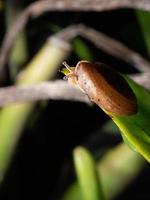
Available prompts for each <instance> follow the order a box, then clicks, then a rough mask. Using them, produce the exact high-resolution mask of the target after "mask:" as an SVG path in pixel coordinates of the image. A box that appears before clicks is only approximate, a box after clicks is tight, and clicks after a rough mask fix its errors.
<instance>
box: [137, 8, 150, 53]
mask: <svg viewBox="0 0 150 200" xmlns="http://www.w3.org/2000/svg"><path fill="white" fill-rule="evenodd" d="M136 16H137V19H138V22H139V25H140V27H141V31H142V33H143V38H144V40H145V45H146V47H147V51H148V53H149V55H150V12H146V11H142V10H140V11H139V10H137V11H136Z"/></svg>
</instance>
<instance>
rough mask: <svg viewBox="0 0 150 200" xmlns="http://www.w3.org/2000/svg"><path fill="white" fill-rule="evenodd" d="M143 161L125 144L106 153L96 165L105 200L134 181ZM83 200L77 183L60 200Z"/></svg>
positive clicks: (108, 199) (112, 197)
mask: <svg viewBox="0 0 150 200" xmlns="http://www.w3.org/2000/svg"><path fill="white" fill-rule="evenodd" d="M145 163H146V162H145V160H144V159H143V158H142V157H141V156H140V155H139V154H138V153H136V152H134V151H131V150H130V149H129V148H128V146H126V145H125V144H123V143H122V144H120V145H118V146H117V147H114V148H113V149H112V150H110V151H108V152H107V153H106V155H105V156H104V157H103V159H102V160H101V161H99V162H98V163H97V169H98V174H99V175H100V179H101V184H102V188H103V190H104V195H105V199H106V200H111V199H114V198H115V197H116V196H117V195H118V194H119V193H120V192H121V191H123V189H124V188H125V187H126V186H127V185H128V184H129V183H130V182H132V181H133V180H134V178H135V177H136V176H137V174H138V173H139V172H140V171H141V169H142V168H143V167H144V165H145ZM76 199H77V200H83V199H82V196H81V191H80V188H79V185H78V183H76V182H75V183H74V184H72V185H71V187H69V188H68V190H67V191H66V193H65V194H64V196H63V197H62V200H76Z"/></svg>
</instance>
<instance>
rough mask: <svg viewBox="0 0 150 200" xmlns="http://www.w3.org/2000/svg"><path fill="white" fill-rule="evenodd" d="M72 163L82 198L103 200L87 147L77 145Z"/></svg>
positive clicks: (92, 160)
mask: <svg viewBox="0 0 150 200" xmlns="http://www.w3.org/2000/svg"><path fill="white" fill-rule="evenodd" d="M74 165H75V169H76V173H77V177H78V181H79V185H80V188H81V193H82V197H83V200H91V199H92V200H104V195H103V192H102V188H101V184H100V180H99V179H98V174H97V169H96V163H95V161H94V159H93V157H92V155H91V154H90V152H89V151H88V150H87V149H85V148H83V147H77V148H76V149H75V150H74Z"/></svg>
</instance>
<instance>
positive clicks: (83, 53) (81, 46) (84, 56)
mask: <svg viewBox="0 0 150 200" xmlns="http://www.w3.org/2000/svg"><path fill="white" fill-rule="evenodd" d="M73 49H74V51H75V53H76V55H77V56H78V57H79V59H80V60H89V61H92V60H93V56H92V52H91V51H90V49H89V47H88V46H87V45H86V43H85V42H84V41H82V40H81V39H79V38H76V39H74V40H73Z"/></svg>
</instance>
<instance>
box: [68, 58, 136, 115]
mask: <svg viewBox="0 0 150 200" xmlns="http://www.w3.org/2000/svg"><path fill="white" fill-rule="evenodd" d="M68 81H69V82H72V83H73V84H76V85H77V86H78V87H79V88H80V89H81V90H82V91H84V93H86V94H87V95H88V97H89V98H90V99H91V101H93V102H95V103H96V104H97V105H98V106H99V107H101V108H102V109H104V110H105V111H107V112H109V113H112V114H115V115H123V116H126V115H133V114H135V113H136V112H137V101H136V97H135V95H134V93H133V91H132V89H131V88H130V87H129V85H128V83H127V82H126V80H125V79H124V78H123V77H122V76H121V75H120V74H119V73H117V72H116V71H115V70H113V69H112V68H111V67H109V66H107V65H105V64H103V63H91V62H88V61H79V62H78V63H77V65H76V67H75V69H74V70H73V71H70V73H69V74H68Z"/></svg>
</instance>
